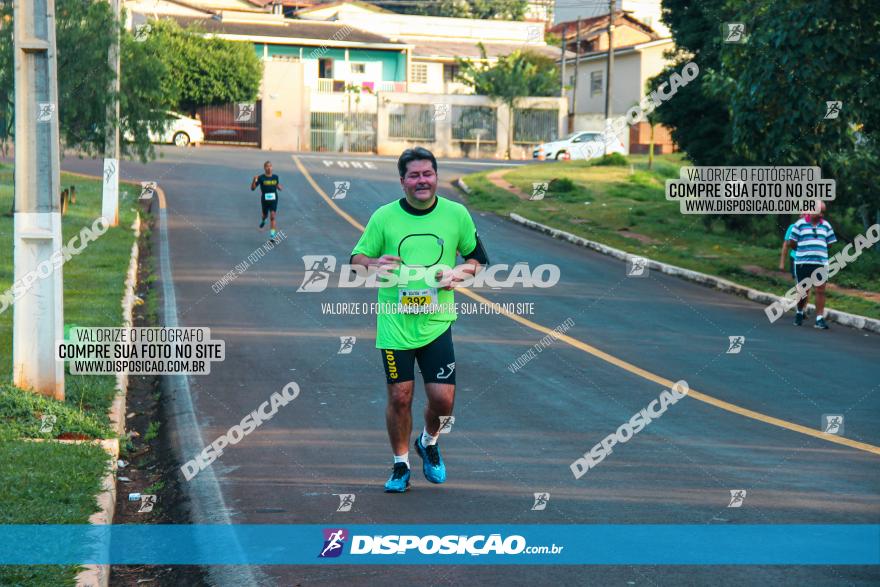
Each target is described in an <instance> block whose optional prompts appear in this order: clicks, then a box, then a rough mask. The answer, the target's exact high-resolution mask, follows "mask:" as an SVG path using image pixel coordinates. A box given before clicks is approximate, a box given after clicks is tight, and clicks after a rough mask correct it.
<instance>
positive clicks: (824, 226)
mask: <svg viewBox="0 0 880 587" xmlns="http://www.w3.org/2000/svg"><path fill="white" fill-rule="evenodd" d="M824 215H825V202H821V204H820V206H819V211H818V213H817V214H807V215H806V216H804V217H803V218H801V219H800V220H798V221H797V222H795V223H794V226H793V227H792V228H791V234H790V235H789V242H790V243H791V247H792V248H793V249H795V257H794V265H795V275H796V278H797V280H798V282H801V281H803V280H805V279H807V280H811V283H813V285H812V286H811V287H815V288H816V324H815V327H816V328H821V329H822V330H828V324H826V323H825V282H826V281H827V279H828V269H827V267H828V247H829V246H830V245H831V244H832V243H835V242H837V237H836V236H835V235H834V229H833V228H832V227H831V223H830V222H828V221H827V220H825V218H824ZM819 276H821V277H819ZM816 277H818V279H816ZM813 280H815V281H821V282H822V283H821V284H820V283H817V282H814V281H813ZM808 291H809V290H808ZM806 305H807V296H806V295H804V296H803V297H802V298H801V299H800V300H799V301H798V305H797V314H796V315H795V317H794V323H795V326H800V325H801V324H803V322H804V307H805V306H806Z"/></svg>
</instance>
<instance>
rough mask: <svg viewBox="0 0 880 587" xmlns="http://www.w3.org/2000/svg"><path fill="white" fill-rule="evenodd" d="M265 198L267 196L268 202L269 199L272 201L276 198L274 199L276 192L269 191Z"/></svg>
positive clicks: (264, 195) (264, 196)
mask: <svg viewBox="0 0 880 587" xmlns="http://www.w3.org/2000/svg"><path fill="white" fill-rule="evenodd" d="M263 198H265V199H266V201H267V202H268V201H271V200H274V199H275V193H274V192H272V193H268V194H263Z"/></svg>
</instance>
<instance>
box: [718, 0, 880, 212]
mask: <svg viewBox="0 0 880 587" xmlns="http://www.w3.org/2000/svg"><path fill="white" fill-rule="evenodd" d="M761 4H762V5H761V6H760V7H758V6H755V5H751V4H745V5H744V6H745V7H746V8H747V9H748V12H746V14H747V20H748V21H750V22H754V23H755V25H754V28H753V30H752V31H750V35H749V39H748V43H747V46H748V48H747V50H739V51H725V53H724V55H723V57H722V63H723V70H724V71H725V72H727V76H728V78H729V79H730V80H731V81H730V82H729V83H728V84H727V87H728V88H729V97H730V110H731V112H732V118H731V123H732V124H731V137H732V141H733V145H734V148H735V151H736V152H737V154H738V155H739V156H740V157H741V158H743V159H745V160H747V161H753V162H755V164H762V165H767V164H773V165H817V166H820V167H821V168H822V172H823V177H833V178H835V179H836V180H837V197H836V199H835V201H834V203H833V204H832V206H833V208H834V209H836V210H837V214H840V213H841V212H843V211H844V210H847V209H848V210H849V211H851V212H854V213H856V214H857V215H858V216H859V217H860V218H861V220H862V222H863V224H864V225H865V227H866V228H867V226H869V225H870V224H873V223H874V222H877V221H880V187H878V186H877V175H878V172H880V152H878V145H877V143H878V139H880V134H878V129H880V102H878V100H877V96H876V87H877V73H878V71H880V17H878V16H877V14H876V8H877V5H876V3H875V2H874V1H873V0H871V1H869V0H851V2H849V3H848V4H847V7H846V9H845V10H843V9H841V6H840V4H839V3H836V2H832V1H831V0H814V1H812V2H808V3H803V2H799V1H796V0H766V1H765V2H763V3H761ZM743 49H745V47H743ZM734 80H735V81H734ZM828 101H841V102H842V108H841V109H840V113H839V115H838V117H837V118H831V119H826V118H825V114H826V102H828Z"/></svg>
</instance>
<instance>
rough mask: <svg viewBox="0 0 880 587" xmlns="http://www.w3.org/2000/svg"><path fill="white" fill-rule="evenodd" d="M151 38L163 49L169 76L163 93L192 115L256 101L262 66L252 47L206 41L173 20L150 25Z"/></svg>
mask: <svg viewBox="0 0 880 587" xmlns="http://www.w3.org/2000/svg"><path fill="white" fill-rule="evenodd" d="M150 26H151V27H152V30H151V32H150V38H151V39H153V38H155V39H156V42H157V43H158V44H159V46H160V47H161V53H160V55H161V59H162V61H163V63H164V64H165V66H166V67H167V68H168V71H169V72H170V74H169V75H168V76H166V77H165V78H164V79H163V88H164V90H163V93H164V94H166V95H170V96H175V97H176V108H177V109H179V110H182V111H186V112H188V113H190V114H193V113H195V109H196V108H197V107H198V106H206V105H210V104H228V103H230V102H250V101H253V100H254V99H255V98H256V97H257V93H258V92H259V88H260V80H261V79H262V76H263V66H262V64H261V63H260V59H259V57H257V54H256V52H255V51H254V48H253V45H252V44H251V43H241V42H234V41H227V40H224V39H218V38H215V37H206V36H204V35H203V34H202V32H201V31H200V30H199V29H198V28H188V29H184V28H182V27H181V26H180V25H178V24H177V23H176V22H174V21H172V20H161V21H151V22H150Z"/></svg>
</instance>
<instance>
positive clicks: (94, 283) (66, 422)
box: [0, 166, 138, 587]
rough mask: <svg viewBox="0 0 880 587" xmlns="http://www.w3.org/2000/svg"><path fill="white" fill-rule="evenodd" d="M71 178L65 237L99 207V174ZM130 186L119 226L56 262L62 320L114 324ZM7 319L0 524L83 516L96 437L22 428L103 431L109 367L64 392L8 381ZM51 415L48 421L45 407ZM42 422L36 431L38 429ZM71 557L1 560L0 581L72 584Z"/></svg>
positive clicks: (100, 457) (4, 326)
mask: <svg viewBox="0 0 880 587" xmlns="http://www.w3.org/2000/svg"><path fill="white" fill-rule="evenodd" d="M61 184H62V187H63V188H64V187H69V186H71V185H75V186H76V192H77V202H76V204H74V205H72V206H70V207H69V210H68V213H67V214H66V215H65V216H64V217H63V220H62V224H63V228H62V230H63V239H62V240H63V242H64V243H67V242H68V241H69V240H70V239H71V238H72V237H73V236H74V235H76V234H78V233H79V232H80V230H82V229H83V228H84V227H87V226H91V224H92V222H93V221H94V220H95V219H96V218H97V217H98V216H100V212H101V182H100V181H97V180H87V179H83V178H80V177H76V176H69V175H67V174H62V176H61ZM137 196H138V190H137V188H135V187H132V186H128V185H125V184H122V185H120V204H119V226H118V227H114V228H110V229H109V230H108V231H107V232H106V233H104V234H103V235H101V236H100V237H98V238H97V240H95V241H93V242H91V243H89V244H88V246H87V247H86V248H85V249H84V250H83V251H82V253H80V254H79V255H76V256H74V257H72V258H71V259H70V260H69V261H68V262H67V263H65V264H64V266H63V272H64V319H65V326H66V327H69V326H71V325H78V326H120V325H121V324H122V309H121V307H120V300H121V298H122V294H123V290H124V287H125V285H124V284H125V276H126V272H127V271H128V265H129V260H130V255H131V246H132V244H133V242H134V235H133V233H132V230H131V224H132V222H133V221H134V218H135V210H134V207H135V206H136V203H137ZM12 200H13V170H12V167H10V166H0V214H2V215H0V239H3V241H4V242H6V243H8V246H4V247H0V293H2V292H4V291H6V290H7V289H8V288H10V287H11V286H12V282H13V246H12V242H13V219H12V216H11V215H10V214H9V213H8V212H9V211H10V210H11V209H12ZM12 320H13V312H12V309H11V308H9V309H7V310H6V311H5V312H3V313H2V314H0V382H2V383H0V524H86V523H88V519H89V516H90V515H91V514H93V513H94V512H95V511H97V502H96V499H95V496H96V495H97V494H98V492H99V491H100V488H101V479H102V477H103V475H104V474H105V473H106V468H107V460H108V455H107V453H106V452H105V451H104V449H102V448H101V447H100V446H94V445H88V444H60V443H49V442H29V441H26V440H21V439H22V438H43V439H49V438H109V437H112V435H113V434H112V431H111V429H110V427H109V422H108V417H107V412H108V410H109V408H110V404H111V403H112V401H113V398H114V395H115V386H116V379H115V377H112V376H88V375H70V374H69V373H68V374H67V375H66V377H65V392H66V393H65V395H66V397H65V400H64V401H57V400H55V399H52V398H48V397H44V396H40V395H36V394H34V393H32V392H29V391H25V390H22V389H18V388H16V387H14V386H13V385H11V381H12ZM46 415H51V416H54V423H52V424H51V426H47V425H45V424H46V422H47V420H46V419H44V418H43V416H46ZM41 428H42V429H43V431H41ZM79 570H80V569H79V567H77V566H76V565H64V566H61V565H59V566H54V565H53V566H47V565H39V566H26V567H25V566H3V567H0V585H24V586H34V587H36V586H39V587H44V586H47V585H53V586H54V585H72V584H73V582H74V579H75V577H76V574H77V572H79Z"/></svg>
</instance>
